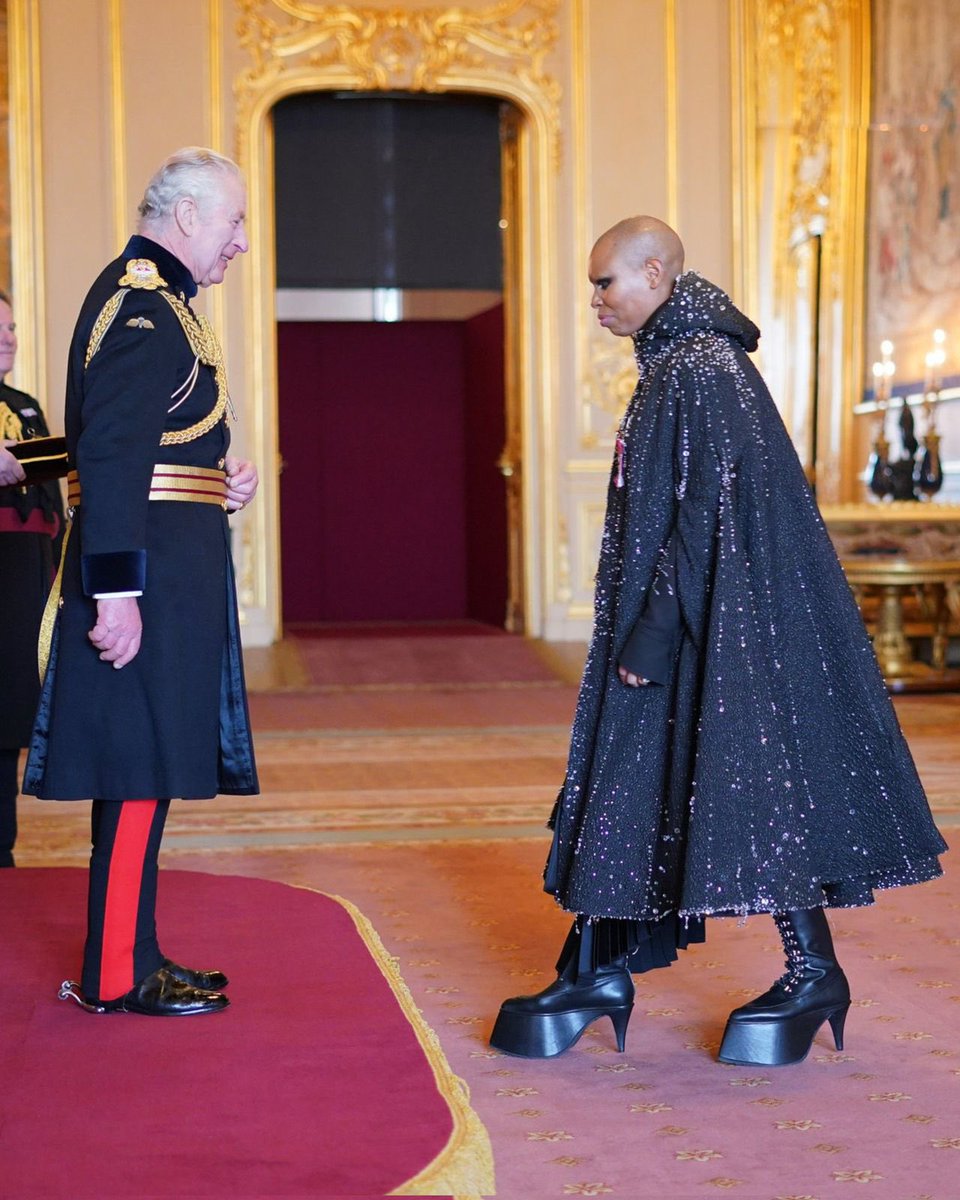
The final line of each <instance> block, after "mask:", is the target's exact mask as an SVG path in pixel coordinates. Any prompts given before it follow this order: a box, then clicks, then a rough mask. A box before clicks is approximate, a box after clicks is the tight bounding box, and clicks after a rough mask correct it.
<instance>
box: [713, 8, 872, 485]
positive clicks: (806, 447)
mask: <svg viewBox="0 0 960 1200" xmlns="http://www.w3.org/2000/svg"><path fill="white" fill-rule="evenodd" d="M734 16H735V19H734V22H733V37H734V42H733V49H734V60H735V70H736V87H737V91H738V97H737V99H738V105H737V107H738V114H737V119H736V127H735V143H736V144H735V152H736V154H737V157H738V160H739V164H740V170H739V171H738V172H736V176H737V178H736V182H735V186H736V187H737V188H738V192H739V195H738V203H737V205H736V219H737V223H738V226H739V235H740V239H741V243H742V245H741V257H742V260H743V264H744V275H743V281H742V285H741V287H740V289H739V293H740V294H739V296H738V299H739V300H740V302H741V303H742V304H743V306H744V307H745V309H746V311H747V313H748V315H749V316H751V317H752V318H753V319H754V320H755V321H756V322H757V324H758V325H759V326H760V329H761V333H762V339H761V343H760V360H761V363H760V365H761V368H762V370H763V372H764V374H765V376H766V379H767V382H768V384H769V385H770V390H771V392H772V393H773V396H774V399H775V400H776V402H777V404H778V406H779V407H780V410H781V412H782V414H783V417H784V420H785V422H786V424H787V427H788V429H789V431H790V434H791V437H792V438H793V441H794V444H795V446H796V448H797V452H798V454H799V455H800V458H801V461H802V462H803V465H804V467H805V469H806V470H807V474H808V477H809V478H810V479H811V481H812V482H813V483H814V484H815V486H816V489H817V495H818V497H819V498H821V499H823V500H832V501H836V500H840V499H847V498H850V497H852V496H853V495H854V494H855V493H856V492H857V490H858V487H859V481H858V480H857V477H856V476H857V472H858V470H859V467H860V466H861V465H862V464H858V463H856V462H855V458H854V429H853V406H854V403H855V400H856V396H857V392H858V388H859V380H860V360H861V353H862V345H863V260H864V247H865V236H864V230H865V227H866V197H867V190H866V143H867V125H868V120H869V92H870V71H869V45H870V28H871V25H870V3H869V0H829V2H828V0H734Z"/></svg>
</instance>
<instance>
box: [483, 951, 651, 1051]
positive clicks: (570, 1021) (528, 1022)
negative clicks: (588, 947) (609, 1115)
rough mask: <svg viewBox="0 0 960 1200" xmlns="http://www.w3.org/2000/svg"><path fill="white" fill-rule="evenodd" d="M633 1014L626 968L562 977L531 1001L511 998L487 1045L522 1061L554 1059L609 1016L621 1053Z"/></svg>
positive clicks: (614, 967)
mask: <svg viewBox="0 0 960 1200" xmlns="http://www.w3.org/2000/svg"><path fill="white" fill-rule="evenodd" d="M632 1012H633V980H632V979H631V977H630V972H629V971H628V970H627V969H626V967H624V966H620V965H615V966H609V967H600V968H598V969H597V970H596V971H591V972H588V973H581V974H580V975H579V977H578V978H577V980H576V981H575V982H574V981H572V980H570V979H565V978H563V977H561V978H559V979H556V980H555V981H554V982H553V983H552V984H550V986H549V987H547V988H544V990H543V991H542V992H537V993H536V995H533V996H513V997H511V998H510V999H509V1000H504V1002H503V1004H502V1005H501V1006H500V1013H499V1015H498V1016H497V1020H496V1024H495V1025H494V1027H493V1032H492V1033H491V1035H490V1045H491V1046H493V1047H494V1049H496V1050H502V1051H503V1052H504V1053H505V1054H516V1055H519V1056H520V1057H522V1058H553V1057H555V1056H556V1055H558V1054H562V1053H563V1052H564V1051H565V1050H569V1049H570V1047H571V1046H573V1045H575V1044H576V1042H577V1041H579V1039H580V1038H581V1036H582V1035H583V1032H584V1030H586V1029H587V1028H588V1027H589V1026H590V1025H592V1024H593V1022H594V1021H599V1020H600V1018H601V1017H609V1018H610V1020H611V1021H612V1023H613V1030H614V1034H615V1035H616V1039H617V1049H618V1050H619V1051H621V1052H622V1051H623V1050H624V1048H625V1046H626V1042H627V1026H628V1025H629V1023H630V1014H631V1013H632Z"/></svg>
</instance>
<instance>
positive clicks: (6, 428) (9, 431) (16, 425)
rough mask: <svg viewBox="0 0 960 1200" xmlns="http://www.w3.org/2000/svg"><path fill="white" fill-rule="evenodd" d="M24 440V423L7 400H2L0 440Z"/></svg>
mask: <svg viewBox="0 0 960 1200" xmlns="http://www.w3.org/2000/svg"><path fill="white" fill-rule="evenodd" d="M22 438H23V422H22V421H21V420H20V418H19V417H18V416H17V414H16V413H15V412H14V411H13V409H12V408H11V407H10V405H9V404H8V403H7V402H6V400H0V439H3V440H4V441H10V442H19V441H21V440H22Z"/></svg>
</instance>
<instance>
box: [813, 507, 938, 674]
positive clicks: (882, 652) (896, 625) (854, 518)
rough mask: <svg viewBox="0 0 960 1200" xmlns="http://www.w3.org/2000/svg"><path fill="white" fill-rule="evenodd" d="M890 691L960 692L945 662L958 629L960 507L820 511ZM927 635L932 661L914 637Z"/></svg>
mask: <svg viewBox="0 0 960 1200" xmlns="http://www.w3.org/2000/svg"><path fill="white" fill-rule="evenodd" d="M821 513H822V515H823V519H824V521H825V522H826V525H827V528H828V530H829V532H830V536H831V537H832V539H833V542H834V545H835V547H836V549H837V553H838V554H839V556H840V561H841V563H842V565H843V569H844V571H845V572H846V576H847V579H848V581H849V583H850V586H851V587H852V588H853V592H854V595H855V596H856V598H857V602H858V604H859V605H860V610H861V612H862V613H863V615H864V620H865V621H866V623H867V628H868V630H869V631H870V633H871V636H872V638H873V646H874V649H875V651H876V654H877V659H878V661H879V663H880V669H881V670H882V671H883V674H884V678H885V679H886V681H887V686H888V687H889V689H890V690H891V691H894V692H902V691H960V670H956V669H951V668H950V667H949V666H948V665H947V651H948V648H949V644H950V638H951V636H954V635H956V634H957V633H958V632H960V505H956V504H925V503H914V502H898V503H893V504H838V505H824V506H823V508H822V509H821ZM914 637H929V638H930V640H931V646H932V651H931V655H930V662H929V663H924V662H919V661H918V660H917V658H916V655H915V653H914V647H913V644H912V640H911V639H912V638H914Z"/></svg>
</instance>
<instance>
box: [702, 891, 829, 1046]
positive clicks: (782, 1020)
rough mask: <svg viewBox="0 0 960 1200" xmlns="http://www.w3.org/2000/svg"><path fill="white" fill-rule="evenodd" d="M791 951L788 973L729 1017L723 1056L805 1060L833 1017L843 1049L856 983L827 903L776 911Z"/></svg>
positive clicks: (785, 941) (776, 921)
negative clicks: (841, 955) (842, 957)
mask: <svg viewBox="0 0 960 1200" xmlns="http://www.w3.org/2000/svg"><path fill="white" fill-rule="evenodd" d="M773 919H774V922H775V923H776V926H777V929H778V930H779V931H780V937H781V938H782V939H783V948H784V950H785V951H786V955H787V962H786V967H787V970H786V972H785V973H784V974H783V975H781V976H780V978H779V979H778V980H777V982H776V983H775V984H774V985H773V987H772V988H770V990H769V991H767V992H764V994H763V995H762V996H758V997H757V998H756V1000H751V1001H750V1003H749V1004H744V1005H743V1006H742V1007H741V1008H738V1009H735V1010H734V1011H733V1012H732V1013H731V1014H730V1017H729V1019H728V1020H727V1027H726V1029H725V1030H724V1034H723V1042H722V1044H721V1046H720V1053H719V1055H718V1057H719V1059H720V1061H721V1062H725V1063H736V1064H738V1065H741V1066H758V1067H781V1066H787V1065H788V1064H790V1063H798V1062H802V1061H803V1059H805V1058H806V1057H807V1055H808V1054H809V1052H810V1047H811V1046H812V1045H813V1039H814V1037H815V1035H816V1033H817V1030H818V1029H819V1028H820V1026H821V1025H822V1024H823V1023H824V1021H829V1022H830V1028H831V1030H832V1031H833V1040H834V1045H835V1046H836V1048H837V1049H838V1050H842V1049H843V1026H844V1022H845V1020H846V1017H847V1009H849V1007H850V986H849V984H848V983H847V977H846V976H845V975H844V973H843V971H842V970H841V968H840V964H839V963H838V962H837V959H836V955H835V954H834V950H833V939H832V938H831V937H830V926H829V925H828V924H827V918H826V915H825V914H824V911H823V909H822V908H805V909H796V910H794V911H791V912H785V913H774V914H773Z"/></svg>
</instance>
